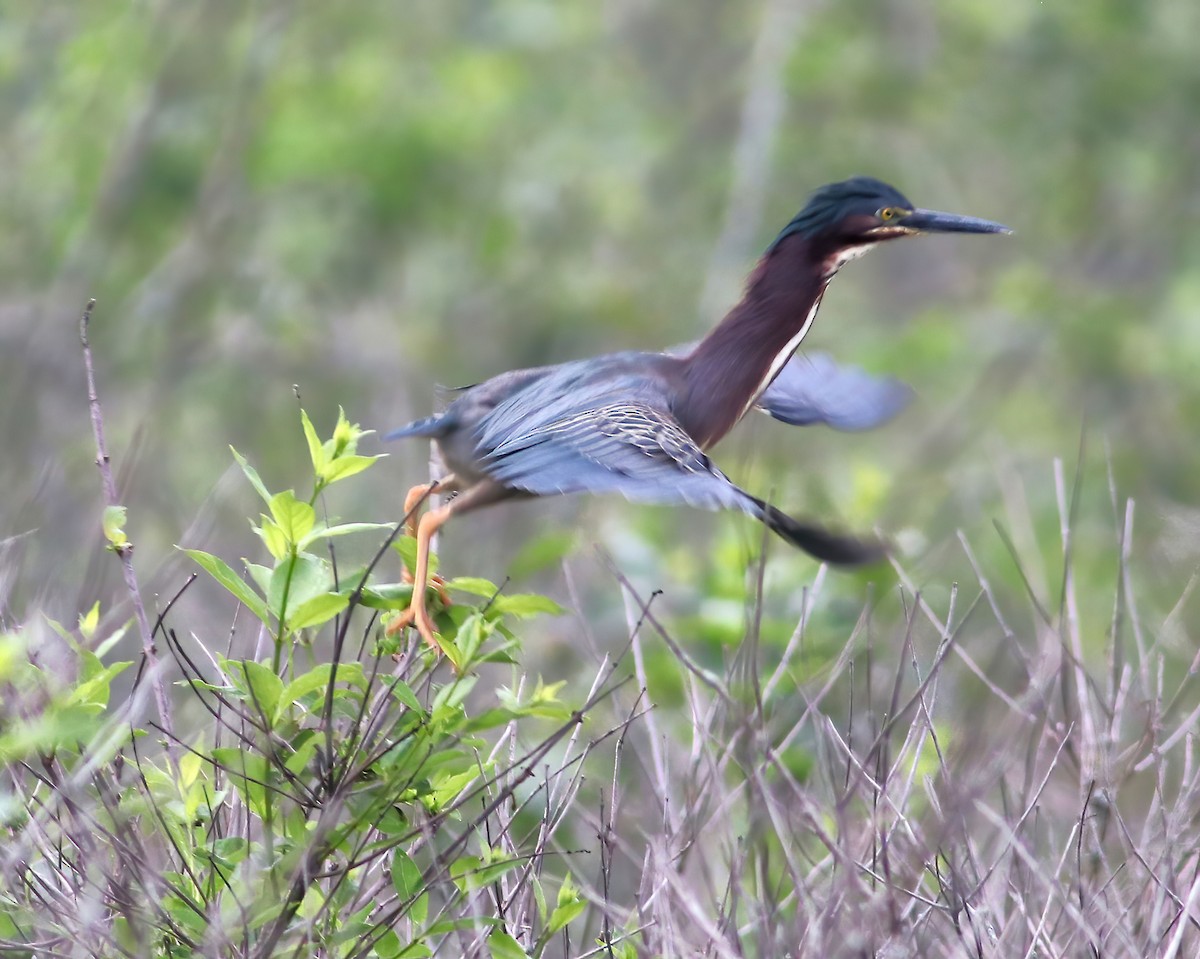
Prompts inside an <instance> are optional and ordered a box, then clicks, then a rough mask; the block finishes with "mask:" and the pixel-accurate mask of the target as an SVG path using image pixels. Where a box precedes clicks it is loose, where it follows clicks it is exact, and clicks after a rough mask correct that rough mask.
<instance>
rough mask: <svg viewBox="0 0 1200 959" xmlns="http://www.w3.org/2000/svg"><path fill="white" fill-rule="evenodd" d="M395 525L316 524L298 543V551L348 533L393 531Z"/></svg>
mask: <svg viewBox="0 0 1200 959" xmlns="http://www.w3.org/2000/svg"><path fill="white" fill-rule="evenodd" d="M395 528H396V524H395V523H340V524H339V525H337V526H324V525H322V524H321V523H318V524H317V525H316V526H315V527H313V530H312V532H311V533H309V534H308V535H307V536H305V537H304V539H302V540H301V541H300V544H299V545H300V549H304V548H305V547H307V546H309V545H310V544H312V543H314V542H316V541H317V540H319V539H329V538H330V537H333V536H345V535H347V534H348V533H364V532H370V531H372V530H380V529H386V530H391V529H395Z"/></svg>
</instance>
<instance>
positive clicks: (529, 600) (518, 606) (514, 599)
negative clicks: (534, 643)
mask: <svg viewBox="0 0 1200 959" xmlns="http://www.w3.org/2000/svg"><path fill="white" fill-rule="evenodd" d="M492 607H493V609H496V610H497V611H499V612H501V613H507V614H508V615H509V616H516V617H518V618H520V619H525V618H527V617H529V616H537V615H539V614H541V613H547V614H549V615H550V616H561V615H562V614H563V613H565V612H566V610H565V609H563V608H562V607H561V606H559V605H558V603H556V602H554V600H552V599H550V598H549V597H548V596H539V595H538V594H537V593H513V594H511V595H507V596H497V597H496V601H495V603H493V604H492Z"/></svg>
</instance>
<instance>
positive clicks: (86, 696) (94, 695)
mask: <svg viewBox="0 0 1200 959" xmlns="http://www.w3.org/2000/svg"><path fill="white" fill-rule="evenodd" d="M130 665H131V664H130V663H127V662H125V663H113V664H112V665H110V666H106V667H105V668H104V669H102V670H101V671H100V672H99V673H97V674H96V675H95V676H92V677H91V678H90V679H87V680H86V681H84V682H82V683H79V684H78V685H77V686H75V687H74V688H73V689H72V690H71V694H70V695H69V696H68V697H67V701H68V702H73V703H80V704H82V705H87V706H107V705H108V696H109V684H110V683H111V682H112V679H113V677H114V676H116V675H117V674H119V673H121V672H124V670H125V669H126V668H127V667H128V666H130Z"/></svg>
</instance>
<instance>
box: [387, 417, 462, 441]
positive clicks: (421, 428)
mask: <svg viewBox="0 0 1200 959" xmlns="http://www.w3.org/2000/svg"><path fill="white" fill-rule="evenodd" d="M453 427H454V423H453V421H452V420H451V418H450V417H448V416H446V415H445V414H444V413H439V414H438V415H436V416H427V417H425V419H423V420H414V421H413V422H412V423H409V424H408V425H407V426H401V427H400V428H399V429H398V430H392V431H391V432H390V433H386V434H384V437H383V438H384V439H385V440H399V439H403V438H404V437H406V436H431V437H433V438H434V439H440V438H441V437H443V436H445V435H446V434H447V433H449V432H450V430H451V429H453Z"/></svg>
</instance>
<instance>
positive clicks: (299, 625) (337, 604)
mask: <svg viewBox="0 0 1200 959" xmlns="http://www.w3.org/2000/svg"><path fill="white" fill-rule="evenodd" d="M349 603H350V597H349V596H343V595H341V594H340V593H322V594H321V595H320V596H314V597H313V598H312V599H308V600H305V601H304V602H303V603H301V604H300V605H299V606H297V607H296V608H295V609H293V610H292V612H291V613H290V615H289V616H288V626H289V627H290V628H291V629H307V628H308V627H310V626H320V625H321V624H322V623H327V622H329V620H331V619H333V617H334V616H336V615H337V614H338V613H340V612H341V611H342V610H343V609H345V608H346V607H347V606H348V605H349Z"/></svg>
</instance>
